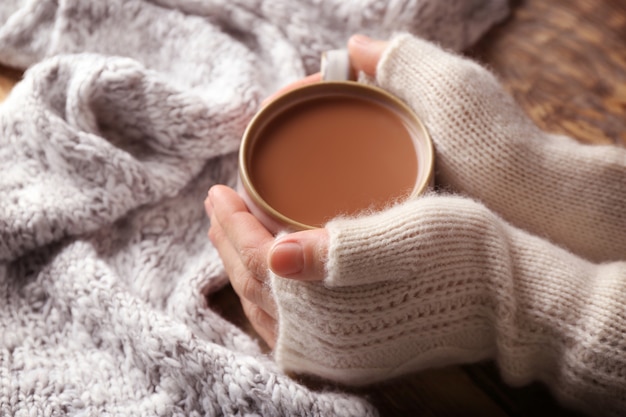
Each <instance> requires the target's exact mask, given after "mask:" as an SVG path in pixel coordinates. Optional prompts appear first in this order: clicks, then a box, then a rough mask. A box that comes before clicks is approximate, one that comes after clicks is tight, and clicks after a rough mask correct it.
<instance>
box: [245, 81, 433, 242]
mask: <svg viewBox="0 0 626 417" xmlns="http://www.w3.org/2000/svg"><path fill="white" fill-rule="evenodd" d="M323 89H326V91H327V92H328V91H332V90H336V91H337V92H341V91H344V92H346V89H348V91H353V92H355V91H356V93H355V94H361V95H363V93H364V92H367V94H365V96H366V98H367V96H369V98H372V97H373V96H378V98H379V99H380V98H382V99H384V100H386V101H387V102H388V103H385V104H390V105H391V107H392V109H393V110H394V111H398V110H399V111H401V112H402V113H403V116H404V117H406V118H408V119H410V123H412V124H413V127H414V128H416V129H418V130H419V133H420V134H419V135H412V136H417V138H416V137H414V138H413V141H414V142H415V146H416V147H417V142H418V141H422V142H423V144H422V145H424V147H425V149H424V150H420V152H417V155H418V156H417V158H418V165H419V164H424V163H425V164H427V166H426V167H425V171H426V175H425V176H424V177H423V178H421V179H420V178H417V179H416V184H415V187H414V188H413V190H412V191H411V193H410V194H408V195H407V196H406V198H405V200H404V201H406V200H408V199H412V198H415V197H417V196H419V195H421V194H423V193H424V192H425V191H426V190H427V188H428V187H429V186H432V185H433V181H434V180H433V179H434V160H435V150H434V146H433V143H432V139H431V137H430V134H429V132H428V130H427V129H426V126H425V125H424V123H423V122H422V121H421V119H420V118H419V117H418V116H417V115H416V114H415V112H414V111H413V110H412V109H411V108H409V106H408V105H407V104H405V103H404V102H403V101H402V100H400V99H399V98H398V97H396V96H394V95H392V94H390V93H388V92H387V91H385V90H383V89H382V88H380V87H377V86H374V85H370V84H364V83H361V82H358V81H351V80H345V81H319V82H316V83H312V84H306V85H303V86H299V87H296V88H294V89H292V90H289V91H287V92H285V93H284V94H281V95H280V96H278V97H276V98H274V99H272V100H271V101H270V102H269V103H267V104H265V105H264V106H263V107H262V108H261V109H259V111H258V112H257V113H256V114H255V115H254V116H253V118H252V119H251V120H250V122H249V123H248V125H247V126H246V129H245V131H244V133H243V136H242V141H241V144H240V147H239V155H238V163H239V180H240V184H241V186H243V188H244V190H245V192H246V193H247V194H248V195H249V197H250V199H251V200H252V202H253V203H254V204H256V205H258V206H259V207H260V209H261V210H262V211H263V212H264V213H265V214H267V215H268V216H269V217H270V218H271V219H272V221H273V222H278V223H280V224H283V225H285V228H286V229H287V230H310V229H316V228H318V226H312V225H309V224H306V223H302V222H299V221H297V220H294V219H292V218H290V217H288V216H285V215H284V214H283V213H281V212H279V211H278V210H276V209H275V208H274V207H272V206H271V205H270V204H268V203H267V202H266V201H265V200H264V199H263V197H262V196H261V195H260V194H259V192H258V191H257V190H256V187H255V186H254V184H253V182H252V179H251V178H250V174H249V172H248V153H249V149H250V147H251V146H252V145H253V144H254V141H253V139H254V136H255V135H254V130H255V129H258V128H259V124H262V122H264V121H265V118H266V117H267V114H272V113H274V111H273V109H275V108H276V107H279V108H278V110H277V111H276V114H279V113H280V111H281V109H280V107H281V106H283V107H284V106H288V105H290V104H293V101H294V100H295V99H296V98H297V97H298V96H300V97H302V96H304V98H303V99H308V98H311V97H310V96H307V94H308V93H310V91H311V90H312V91H313V92H315V91H317V92H318V94H319V96H320V97H322V96H326V95H327V93H324V92H323V91H322V90H323ZM416 151H417V150H416ZM424 151H425V153H426V155H423V153H424ZM420 156H421V157H422V160H420Z"/></svg>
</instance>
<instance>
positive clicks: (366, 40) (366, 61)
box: [348, 34, 387, 76]
mask: <svg viewBox="0 0 626 417" xmlns="http://www.w3.org/2000/svg"><path fill="white" fill-rule="evenodd" d="M386 47H387V42H386V41H381V40H377V39H372V38H370V37H369V36H366V35H363V34H356V35H352V36H351V37H350V39H349V40H348V52H349V54H350V61H351V62H352V65H353V66H354V68H355V70H357V71H363V72H364V73H365V74H367V75H369V76H374V75H376V67H377V66H378V61H380V57H381V56H382V54H383V52H384V51H385V48H386Z"/></svg>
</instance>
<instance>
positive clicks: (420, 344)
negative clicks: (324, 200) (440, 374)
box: [272, 36, 626, 415]
mask: <svg viewBox="0 0 626 417" xmlns="http://www.w3.org/2000/svg"><path fill="white" fill-rule="evenodd" d="M377 81H378V82H379V84H380V85H381V86H383V87H384V88H386V89H388V90H390V91H392V92H393V93H394V94H396V95H398V96H400V97H401V98H403V99H404V100H406V101H407V102H408V103H409V105H410V106H411V107H412V108H413V109H414V110H415V111H416V112H417V113H418V115H419V116H420V117H421V118H422V119H423V120H424V122H425V124H426V125H427V127H428V128H429V130H430V133H431V135H432V137H433V141H434V143H435V147H436V151H437V160H436V163H437V168H438V170H437V181H438V183H439V184H440V185H442V186H444V187H448V188H450V189H451V190H454V191H456V192H459V193H462V194H465V195H467V196H470V197H473V199H469V198H467V197H454V196H436V195H429V196H425V197H422V198H419V199H417V200H414V201H410V202H407V203H404V204H402V205H398V206H396V207H393V208H391V209H389V210H387V211H384V212H382V213H378V214H374V215H371V216H367V217H361V218H356V219H337V220H334V221H332V222H330V223H329V224H328V225H327V226H326V227H327V229H328V231H329V235H330V248H329V255H328V262H327V276H326V278H325V280H324V282H323V284H319V283H303V282H299V281H294V280H289V279H282V278H278V277H273V279H272V285H273V290H274V294H275V296H276V299H277V303H278V308H279V315H280V319H279V338H278V342H277V345H276V359H277V361H278V362H279V363H280V364H281V365H282V366H283V367H285V368H286V369H289V370H292V371H295V372H304V373H312V374H316V375H320V376H323V377H327V378H330V379H333V380H337V381H341V382H344V383H349V384H366V383H371V382H375V381H380V380H385V379H388V378H391V377H394V376H398V375H401V374H404V373H407V372H411V371H416V370H419V369H424V368H430V367H434V366H441V365H447V364H456V363H467V362H473V361H477V360H482V359H487V358H492V359H496V360H497V362H498V363H499V366H500V369H501V371H502V374H503V376H504V377H505V379H506V380H507V381H509V382H511V383H516V384H519V383H526V382H529V381H530V380H541V381H544V382H545V383H547V384H548V385H549V386H550V387H551V388H552V389H553V391H554V392H555V394H556V395H557V397H559V398H560V399H562V401H564V402H565V403H567V404H569V405H572V406H576V407H578V408H581V409H585V408H586V407H589V406H590V405H591V406H594V407H595V408H596V409H595V410H594V411H595V412H596V413H597V409H598V406H599V405H601V407H599V409H602V410H603V411H604V412H605V413H606V414H607V415H617V414H619V413H620V410H621V412H623V411H624V410H625V409H626V388H624V387H626V361H625V360H624V352H625V351H626V342H625V340H626V338H625V336H626V263H625V262H619V260H620V259H621V260H624V259H626V214H625V213H624V211H625V208H626V151H625V150H623V149H620V148H615V147H608V146H583V145H580V144H577V143H576V142H574V141H573V140H571V139H568V138H564V137H560V136H554V135H548V134H546V133H544V132H541V131H540V130H539V129H538V128H537V127H536V126H535V125H533V124H532V123H531V122H530V121H529V120H528V119H527V118H526V117H525V116H524V114H523V113H522V112H521V111H520V110H519V109H518V107H517V106H516V105H515V103H514V102H513V100H512V99H511V98H510V97H509V96H508V95H506V93H505V92H503V90H502V89H501V87H500V86H499V85H498V83H497V81H496V80H495V79H494V77H493V76H492V75H491V74H490V73H489V72H487V71H486V70H484V69H483V68H481V67H480V66H478V65H477V64H475V63H472V62H470V61H467V60H465V59H462V58H460V57H457V56H454V55H450V54H448V53H446V52H444V51H442V50H440V49H439V48H437V47H436V46H434V45H432V44H429V43H427V42H424V41H421V40H418V39H414V38H411V37H408V36H400V37H397V38H396V39H394V41H393V42H392V44H391V46H390V48H389V49H388V52H387V53H386V54H385V56H384V57H383V59H382V61H381V63H380V64H379V68H378V79H377ZM475 200H481V202H477V201H475ZM496 213H498V214H496ZM522 229H525V230H522ZM537 236H540V237H537ZM544 237H547V238H549V239H551V240H552V241H553V242H556V243H558V244H559V245H561V246H566V247H567V248H568V249H569V251H568V250H566V249H563V248H561V247H559V246H557V245H555V244H554V243H551V242H550V241H549V240H548V239H544ZM600 260H602V261H606V260H612V261H614V262H613V263H605V264H595V263H594V262H598V261H600Z"/></svg>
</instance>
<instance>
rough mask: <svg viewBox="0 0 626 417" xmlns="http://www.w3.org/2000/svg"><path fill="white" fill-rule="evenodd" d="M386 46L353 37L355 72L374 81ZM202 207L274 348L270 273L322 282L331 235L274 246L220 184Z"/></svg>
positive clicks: (246, 304) (245, 302) (249, 311)
mask: <svg viewBox="0 0 626 417" xmlns="http://www.w3.org/2000/svg"><path fill="white" fill-rule="evenodd" d="M386 46H387V43H386V42H382V41H373V40H371V39H369V38H367V37H365V36H362V35H355V36H353V37H352V38H350V41H349V42H348V51H349V54H350V59H351V61H352V64H353V65H354V67H355V69H356V70H357V71H363V72H365V73H366V74H367V75H370V76H374V74H375V71H376V65H377V64H378V60H379V59H380V56H381V55H382V53H383V51H384V49H385V47H386ZM319 80H320V75H319V74H313V75H311V76H309V77H306V78H304V79H302V80H300V81H297V82H295V83H294V84H291V85H289V86H287V87H285V88H284V89H282V90H280V91H278V92H277V93H276V94H275V95H278V94H282V93H284V92H285V91H288V90H289V89H292V88H295V87H298V86H300V85H303V84H308V83H313V82H318V81H319ZM272 97H274V96H272ZM269 99H271V97H270V98H269ZM269 99H268V100H269ZM204 204H205V209H206V212H207V214H208V215H209V217H210V218H211V228H210V229H209V238H210V239H211V242H213V245H215V247H216V248H217V250H218V252H219V254H220V257H221V258H222V261H223V262H224V268H225V269H226V273H227V274H228V277H229V279H230V282H231V284H232V286H233V289H234V290H235V292H236V293H237V295H238V296H239V298H240V300H241V305H242V307H243V311H244V313H245V315H246V317H247V318H248V320H249V321H250V323H251V324H252V326H253V327H254V329H255V330H256V331H257V333H258V334H259V335H260V336H261V337H262V338H263V339H264V340H265V342H266V343H267V344H268V345H269V346H270V347H272V348H273V347H274V344H275V342H276V320H277V313H276V304H275V302H274V300H273V298H272V295H271V291H270V288H269V285H268V284H267V279H268V270H270V269H271V270H272V272H273V273H275V274H276V275H279V276H281V277H285V278H293V279H298V280H311V281H315V280H316V281H321V280H322V279H324V264H325V260H326V255H327V252H328V233H327V232H326V230H324V229H315V230H307V231H302V232H296V233H292V234H288V235H286V236H282V237H281V238H279V239H277V240H276V241H274V237H273V236H272V235H271V234H270V232H268V231H267V230H266V229H265V228H264V227H263V226H262V225H261V223H259V221H258V220H257V219H256V218H255V217H254V216H253V215H252V214H250V212H249V211H248V209H247V208H246V206H245V204H244V202H243V200H242V199H241V198H240V197H239V195H238V194H237V193H236V192H235V191H234V190H232V189H230V188H228V187H225V186H222V185H216V186H214V187H212V188H211V190H210V191H209V195H208V197H207V199H206V200H205V203H204Z"/></svg>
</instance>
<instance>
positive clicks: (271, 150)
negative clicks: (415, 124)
mask: <svg viewBox="0 0 626 417" xmlns="http://www.w3.org/2000/svg"><path fill="white" fill-rule="evenodd" d="M258 137H259V139H258V140H257V141H256V144H255V146H254V149H253V150H252V152H251V154H253V155H254V157H253V158H251V160H250V161H249V164H250V165H249V168H250V174H251V178H252V182H253V183H254V186H255V188H256V189H257V191H258V193H259V195H260V196H261V198H263V200H265V202H267V203H268V204H269V205H270V206H272V207H273V208H274V209H276V210H277V211H279V212H280V213H282V214H283V215H285V216H287V217H289V218H291V219H293V220H296V221H298V222H300V223H305V224H308V225H311V226H316V227H319V226H322V225H323V224H324V223H325V222H326V221H328V220H330V219H331V218H333V217H335V216H337V215H339V214H348V215H350V214H356V213H359V212H362V211H363V210H365V209H373V210H377V209H381V208H383V207H384V206H385V205H387V204H389V202H390V201H393V200H396V199H398V198H400V197H403V196H406V195H408V194H409V193H410V192H411V191H412V189H413V187H414V186H415V182H416V178H417V155H416V152H415V147H414V145H413V140H412V136H411V134H410V132H409V130H408V129H407V127H406V125H405V123H404V122H403V121H402V119H401V118H400V117H399V116H398V115H396V114H395V113H394V112H392V111H391V110H390V109H388V108H386V107H384V106H382V105H381V104H378V103H376V102H374V101H371V100H368V99H361V98H357V97H349V96H345V97H332V98H316V99H313V100H311V101H307V102H304V103H299V104H297V105H295V106H294V107H291V108H290V109H289V110H287V111H285V112H284V113H283V114H281V115H279V116H277V117H276V118H275V119H273V120H272V121H270V122H269V123H268V124H267V126H265V128H264V129H263V131H261V132H260V133H259V136H258Z"/></svg>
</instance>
